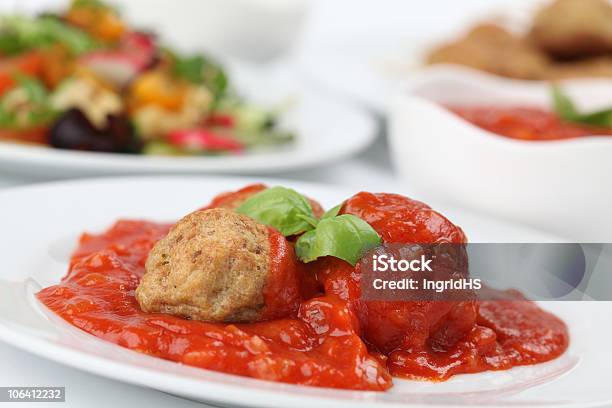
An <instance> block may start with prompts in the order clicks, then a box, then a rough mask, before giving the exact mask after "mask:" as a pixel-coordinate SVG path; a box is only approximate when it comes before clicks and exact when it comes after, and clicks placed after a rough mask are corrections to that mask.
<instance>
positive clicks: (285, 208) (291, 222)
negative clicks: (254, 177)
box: [236, 187, 317, 237]
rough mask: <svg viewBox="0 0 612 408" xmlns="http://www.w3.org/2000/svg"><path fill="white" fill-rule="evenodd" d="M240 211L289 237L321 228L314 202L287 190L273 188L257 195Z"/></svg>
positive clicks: (242, 206)
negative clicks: (316, 216)
mask: <svg viewBox="0 0 612 408" xmlns="http://www.w3.org/2000/svg"><path fill="white" fill-rule="evenodd" d="M236 212H238V213H240V214H244V215H246V216H249V217H251V218H253V219H254V220H256V221H259V222H261V223H262V224H266V225H269V226H271V227H274V228H276V229H277V230H278V231H279V232H280V233H281V234H283V235H284V236H286V237H288V236H291V235H297V234H300V233H302V232H306V231H310V230H311V229H313V228H314V227H315V226H316V225H317V219H316V218H315V216H314V214H313V212H312V207H311V206H310V202H308V200H307V199H306V198H305V197H304V196H303V195H301V194H300V193H298V192H297V191H295V190H292V189H290V188H285V187H272V188H269V189H267V190H264V191H261V192H259V193H257V194H255V195H254V196H252V197H250V198H249V199H248V200H246V201H245V202H244V203H242V205H241V206H240V207H238V208H237V209H236Z"/></svg>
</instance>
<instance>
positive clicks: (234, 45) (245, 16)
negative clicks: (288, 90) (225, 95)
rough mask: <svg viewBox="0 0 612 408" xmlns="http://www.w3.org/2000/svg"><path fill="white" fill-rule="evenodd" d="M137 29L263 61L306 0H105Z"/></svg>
mask: <svg viewBox="0 0 612 408" xmlns="http://www.w3.org/2000/svg"><path fill="white" fill-rule="evenodd" d="M70 1H71V0H1V1H0V11H1V12H4V13H27V14H36V13H39V12H41V11H49V10H55V11H60V10H64V9H66V7H67V6H68V4H69V3H70ZM108 2H109V3H111V4H113V5H115V6H117V8H118V9H119V11H120V12H121V14H122V15H124V16H125V17H126V18H127V20H128V21H129V22H130V23H131V24H133V25H134V26H135V27H136V28H139V29H147V30H151V31H153V32H155V33H156V34H158V35H159V36H160V37H161V39H162V40H163V41H164V42H166V43H167V44H169V45H170V46H172V47H175V48H177V49H179V50H181V51H184V52H205V53H212V54H214V56H215V57H218V58H240V59H246V60H251V61H265V60H269V59H271V58H274V57H278V56H280V55H281V54H283V53H286V52H287V51H288V50H289V48H290V47H291V46H292V45H293V44H294V43H295V41H296V40H297V38H298V36H299V34H300V32H301V29H302V28H303V26H304V23H305V21H306V17H307V16H308V13H309V11H310V8H311V5H312V4H311V0H176V1H173V0H108Z"/></svg>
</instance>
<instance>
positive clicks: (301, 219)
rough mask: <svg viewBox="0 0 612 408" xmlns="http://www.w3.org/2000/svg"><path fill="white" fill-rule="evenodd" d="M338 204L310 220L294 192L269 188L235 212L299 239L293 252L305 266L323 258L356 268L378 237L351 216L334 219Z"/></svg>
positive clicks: (304, 202)
mask: <svg viewBox="0 0 612 408" xmlns="http://www.w3.org/2000/svg"><path fill="white" fill-rule="evenodd" d="M341 208H342V204H340V205H337V206H335V207H334V208H332V209H330V210H329V211H327V212H326V213H325V214H324V215H323V216H322V217H321V219H317V218H316V217H315V216H314V213H313V211H312V207H311V205H310V202H309V201H308V199H307V198H306V197H304V196H303V195H301V194H300V193H298V192H296V191H295V190H292V189H289V188H285V187H272V188H269V189H267V190H264V191H261V192H259V193H257V194H255V195H254V196H252V197H250V198H249V199H248V200H246V201H245V202H244V203H242V205H241V206H240V207H238V209H237V210H236V211H237V212H238V213H240V214H244V215H246V216H249V217H251V218H253V219H255V220H256V221H259V222H261V223H262V224H266V225H269V226H271V227H274V228H276V229H277V230H278V231H279V232H280V233H281V234H283V235H285V236H292V235H298V234H303V235H301V236H300V237H299V238H298V240H297V242H296V244H295V250H296V253H297V256H298V258H299V259H300V260H301V261H302V262H305V263H308V262H312V261H314V260H315V259H317V258H320V257H323V256H333V257H336V258H340V259H342V260H344V261H346V262H348V263H350V264H351V265H355V264H357V262H358V261H359V259H360V257H361V256H362V255H363V253H364V252H365V251H367V250H369V249H371V248H373V247H375V246H377V245H380V243H381V238H380V235H378V233H377V232H376V231H375V230H374V228H372V227H371V226H370V224H368V223H367V222H365V221H364V220H362V219H361V218H359V217H356V216H354V215H351V214H343V215H338V213H339V212H340V209H341Z"/></svg>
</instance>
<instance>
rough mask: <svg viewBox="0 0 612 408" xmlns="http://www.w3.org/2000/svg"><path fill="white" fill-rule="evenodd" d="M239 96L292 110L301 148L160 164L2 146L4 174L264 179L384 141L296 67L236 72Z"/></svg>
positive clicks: (288, 123)
mask: <svg viewBox="0 0 612 408" xmlns="http://www.w3.org/2000/svg"><path fill="white" fill-rule="evenodd" d="M228 66H229V71H230V77H231V80H232V82H233V83H234V84H235V88H236V89H237V90H238V92H239V93H240V94H241V95H244V96H245V97H246V98H247V99H248V100H251V101H253V102H256V103H260V104H262V105H263V106H271V107H275V106H278V105H279V104H281V105H282V104H287V105H288V108H287V111H286V112H285V113H284V114H283V115H282V116H281V123H282V125H283V126H284V127H285V128H287V129H290V130H293V131H294V132H295V134H296V141H295V142H294V143H293V144H288V145H286V146H281V147H278V148H271V149H268V150H265V151H259V152H252V153H245V154H243V155H239V156H216V157H210V156H200V157H159V156H144V155H123V154H113V153H92V152H79V151H68V150H59V149H52V148H49V147H40V146H26V145H19V144H13V143H0V171H7V172H13V173H22V174H28V175H35V176H40V177H76V176H79V177H80V176H86V175H112V174H144V173H148V174H151V173H157V174H158V173H165V174H168V173H173V174H176V173H183V174H184V173H192V174H193V173H226V174H227V173H242V174H251V173H253V174H262V173H266V174H269V173H275V172H281V171H288V170H295V169H302V168H308V167H316V166H320V165H322V164H325V163H330V162H334V161H338V160H341V159H344V158H346V157H349V156H352V155H354V154H356V153H358V152H360V151H362V150H364V149H365V148H367V147H368V146H369V145H370V143H372V141H373V140H374V139H375V137H376V123H375V120H374V119H373V118H372V117H371V116H370V115H369V114H368V113H367V112H365V111H363V110H361V109H359V108H357V107H353V106H351V105H350V104H347V103H343V102H340V101H338V100H335V99H334V98H331V97H329V96H327V95H325V94H322V93H320V92H317V91H316V90H314V89H312V87H309V86H307V85H304V84H303V83H302V81H300V80H298V79H297V78H296V77H295V76H294V75H292V69H291V67H290V66H288V65H282V66H277V67H270V68H269V70H264V69H261V70H258V69H255V68H253V67H248V66H245V65H237V64H235V63H233V64H228Z"/></svg>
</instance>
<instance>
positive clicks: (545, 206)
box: [389, 66, 612, 241]
mask: <svg viewBox="0 0 612 408" xmlns="http://www.w3.org/2000/svg"><path fill="white" fill-rule="evenodd" d="M563 86H564V88H565V89H566V90H567V91H568V92H569V93H570V94H571V95H572V97H574V98H575V99H576V100H577V102H578V103H579V105H580V106H581V107H582V108H584V109H593V108H597V107H606V106H609V105H610V104H611V103H612V99H611V95H612V81H610V80H594V79H588V80H584V79H583V80H571V81H567V82H564V83H563ZM441 104H455V105H457V104H459V105H461V104H465V105H470V104H475V105H485V106H489V105H532V106H541V107H549V106H550V90H549V85H548V84H546V83H531V82H527V81H517V80H508V79H502V78H499V77H494V76H492V75H487V74H482V73H479V72H477V71H473V70H470V69H461V68H457V67H445V66H440V67H435V68H430V69H427V70H423V71H421V72H420V73H419V74H417V75H415V76H414V77H413V79H412V80H411V81H409V82H407V83H406V84H405V85H404V86H402V87H401V92H399V93H398V94H397V95H396V97H395V98H394V101H393V103H392V104H391V106H390V114H389V117H390V132H389V133H390V139H391V152H392V157H393V160H394V163H395V166H396V168H397V169H398V171H399V173H400V174H401V175H402V176H403V179H404V180H405V183H407V184H409V185H410V187H411V188H414V189H417V190H419V191H420V192H421V193H422V194H424V195H425V196H430V197H431V198H436V199H441V200H445V201H447V202H451V203H453V204H455V205H460V206H464V207H469V208H473V209H476V210H479V211H482V212H485V213H489V214H495V215H498V216H501V217H505V218H508V219H512V220H515V221H520V222H524V223H527V224H530V225H533V226H537V227H539V228H542V229H547V230H549V231H551V232H555V233H557V234H561V235H564V236H567V237H568V238H572V239H576V240H580V241H612V183H611V182H610V176H612V137H582V138H576V139H568V140H561V141H545V142H534V141H520V140H514V139H509V138H505V137H502V136H499V135H496V134H493V133H491V132H488V131H485V130H483V129H480V128H478V127H476V126H474V125H472V124H470V123H468V122H467V121H465V120H463V119H461V118H460V117H458V116H456V115H455V114H453V113H452V112H450V111H448V110H447V109H446V108H444V107H443V106H441Z"/></svg>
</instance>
